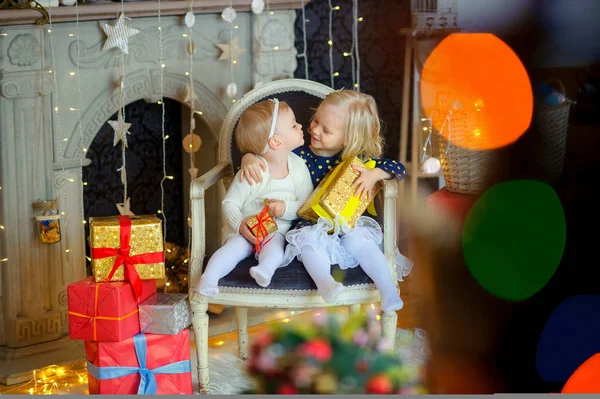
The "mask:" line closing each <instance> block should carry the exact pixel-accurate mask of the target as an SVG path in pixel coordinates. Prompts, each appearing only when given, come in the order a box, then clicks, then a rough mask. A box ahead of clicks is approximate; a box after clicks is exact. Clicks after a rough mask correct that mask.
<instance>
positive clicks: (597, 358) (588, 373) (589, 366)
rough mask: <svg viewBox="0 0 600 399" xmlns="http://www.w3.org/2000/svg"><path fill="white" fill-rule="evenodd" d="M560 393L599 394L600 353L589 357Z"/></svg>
mask: <svg viewBox="0 0 600 399" xmlns="http://www.w3.org/2000/svg"><path fill="white" fill-rule="evenodd" d="M561 393H600V353H597V354H595V355H594V356H592V357H590V358H589V359H588V360H586V361H585V362H583V364H582V365H581V366H579V367H578V368H577V370H575V372H574V373H573V375H572V376H571V377H569V379H568V380H567V382H566V384H565V386H564V387H563V389H562V392H561Z"/></svg>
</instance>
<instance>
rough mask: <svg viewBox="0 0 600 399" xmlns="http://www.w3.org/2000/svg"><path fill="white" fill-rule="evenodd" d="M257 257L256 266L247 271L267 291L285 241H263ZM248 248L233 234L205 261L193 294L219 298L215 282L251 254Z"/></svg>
mask: <svg viewBox="0 0 600 399" xmlns="http://www.w3.org/2000/svg"><path fill="white" fill-rule="evenodd" d="M269 239H270V241H269V242H267V243H266V244H264V245H263V247H262V249H261V251H260V254H259V256H258V265H257V266H254V267H252V268H250V275H251V276H252V277H253V278H254V279H255V280H256V282H257V284H258V285H260V286H261V287H267V286H268V285H269V284H270V283H271V278H272V277H273V274H274V273H275V270H277V268H278V267H279V265H280V264H281V261H282V260H283V252H284V245H285V237H284V236H283V234H281V233H275V234H274V235H272V236H270V237H267V240H269ZM253 250H254V245H252V244H251V243H250V242H249V241H248V240H246V238H244V236H242V235H241V234H236V235H233V236H231V237H229V238H228V239H227V241H226V242H225V244H224V245H223V246H222V247H221V248H219V249H218V250H217V251H216V252H215V253H214V254H213V256H212V257H211V258H210V260H209V261H208V264H207V265H206V270H204V273H202V277H201V278H200V283H199V284H198V287H197V288H196V291H197V292H198V293H199V294H201V295H204V296H208V297H213V296H216V295H218V294H219V287H218V283H219V280H220V279H221V278H223V277H225V276H226V275H228V274H229V273H230V272H231V271H232V270H233V269H235V267H236V266H237V264H238V263H240V262H241V261H242V260H244V259H246V258H247V257H249V256H250V255H251V254H252V251H253Z"/></svg>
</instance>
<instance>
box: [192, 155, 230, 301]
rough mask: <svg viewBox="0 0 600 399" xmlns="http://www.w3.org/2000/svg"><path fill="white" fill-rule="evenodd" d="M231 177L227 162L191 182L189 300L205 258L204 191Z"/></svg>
mask: <svg viewBox="0 0 600 399" xmlns="http://www.w3.org/2000/svg"><path fill="white" fill-rule="evenodd" d="M231 175H232V168H231V164H230V163H229V162H220V163H218V164H217V165H215V167H213V168H212V169H211V170H209V171H208V172H206V173H205V174H203V175H202V176H200V177H199V178H197V179H195V180H194V181H192V184H191V187H190V197H191V198H192V215H191V216H192V248H191V249H192V251H191V254H190V258H191V259H190V260H191V262H190V268H189V272H188V282H189V287H190V296H189V297H190V300H191V298H192V294H193V291H192V288H193V287H195V286H196V285H197V284H198V281H199V279H200V275H201V274H202V266H203V264H204V257H205V256H206V210H205V209H204V194H205V192H206V190H207V189H208V188H209V187H210V186H213V185H214V184H216V183H217V182H218V181H219V180H221V179H223V178H226V177H229V176H231Z"/></svg>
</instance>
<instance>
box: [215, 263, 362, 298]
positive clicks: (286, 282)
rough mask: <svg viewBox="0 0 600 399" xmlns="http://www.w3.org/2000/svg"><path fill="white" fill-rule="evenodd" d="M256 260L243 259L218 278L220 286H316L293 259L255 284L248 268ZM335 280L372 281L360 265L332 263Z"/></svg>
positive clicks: (309, 288) (299, 287) (277, 288)
mask: <svg viewBox="0 0 600 399" xmlns="http://www.w3.org/2000/svg"><path fill="white" fill-rule="evenodd" d="M257 263H258V261H257V260H256V259H255V258H254V255H252V256H250V257H249V258H246V259H244V260H243V261H241V262H240V263H238V265H237V266H236V267H235V269H233V271H232V272H231V273H229V274H228V275H226V276H225V277H223V278H222V279H221V280H219V286H220V287H236V288H256V289H266V290H316V289H317V286H316V285H315V283H314V281H313V280H312V278H311V277H310V275H309V274H308V272H307V271H306V269H305V268H304V265H303V264H302V262H300V261H299V260H297V259H294V261H292V263H290V264H289V265H288V266H286V267H281V268H279V269H277V270H276V271H275V274H274V275H273V278H272V279H271V284H270V285H269V286H268V287H267V288H263V287H261V286H259V285H258V284H256V281H254V279H253V278H252V276H251V275H250V268H251V267H252V266H256V265H257ZM331 273H332V275H333V276H334V278H336V280H338V281H342V283H343V284H344V285H345V286H346V287H350V286H354V285H364V284H373V281H372V280H371V279H370V278H369V276H367V275H366V274H365V272H364V271H363V270H362V268H360V267H355V268H352V269H346V270H341V269H340V268H339V266H338V265H333V266H332V270H331Z"/></svg>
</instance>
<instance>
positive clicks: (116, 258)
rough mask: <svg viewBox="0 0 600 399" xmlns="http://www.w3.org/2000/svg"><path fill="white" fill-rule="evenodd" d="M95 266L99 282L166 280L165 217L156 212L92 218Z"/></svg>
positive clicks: (91, 246) (95, 275)
mask: <svg viewBox="0 0 600 399" xmlns="http://www.w3.org/2000/svg"><path fill="white" fill-rule="evenodd" d="M90 248H91V258H92V270H93V271H94V278H95V280H96V282H106V281H131V282H132V285H133V286H134V290H135V288H136V285H137V281H139V280H140V279H141V280H163V279H164V278H165V260H164V259H165V258H164V247H163V234H162V221H161V220H160V219H159V218H157V217H156V216H155V215H140V216H102V217H93V218H90Z"/></svg>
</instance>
